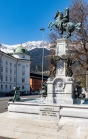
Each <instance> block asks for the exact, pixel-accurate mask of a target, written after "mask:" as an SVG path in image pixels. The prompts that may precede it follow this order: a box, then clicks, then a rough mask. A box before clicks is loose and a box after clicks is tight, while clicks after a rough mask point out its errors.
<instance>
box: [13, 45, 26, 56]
mask: <svg viewBox="0 0 88 139" xmlns="http://www.w3.org/2000/svg"><path fill="white" fill-rule="evenodd" d="M18 53H19V54H28V50H27V49H26V48H25V47H23V46H22V45H20V46H18V47H17V48H16V49H15V50H14V54H18Z"/></svg>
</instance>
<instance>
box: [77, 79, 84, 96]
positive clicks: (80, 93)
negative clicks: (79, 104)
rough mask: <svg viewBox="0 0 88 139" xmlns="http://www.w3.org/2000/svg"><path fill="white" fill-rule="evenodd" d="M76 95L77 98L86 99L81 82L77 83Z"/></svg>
mask: <svg viewBox="0 0 88 139" xmlns="http://www.w3.org/2000/svg"><path fill="white" fill-rule="evenodd" d="M74 95H75V96H74V97H75V98H85V94H82V86H81V81H80V80H78V81H77V82H76V89H75V94H74Z"/></svg>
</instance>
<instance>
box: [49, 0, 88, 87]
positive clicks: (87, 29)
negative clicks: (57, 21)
mask: <svg viewBox="0 0 88 139" xmlns="http://www.w3.org/2000/svg"><path fill="white" fill-rule="evenodd" d="M69 8H70V12H69V14H70V18H69V20H70V21H71V22H73V23H74V24H76V23H78V22H81V23H82V28H81V33H79V32H78V31H77V30H75V31H74V32H73V33H72V36H71V37H70V38H69V39H70V41H71V42H72V44H71V47H70V49H71V52H72V53H75V55H76V57H77V58H78V64H77V65H78V66H77V68H75V69H76V70H75V71H74V73H75V74H76V75H77V74H79V75H84V74H88V2H86V1H85V0H73V1H72V5H70V6H69ZM57 38H60V34H59V32H58V31H57V30H56V29H53V32H52V33H50V35H49V40H50V41H51V42H55V40H56V39H57ZM77 77H78V76H77ZM86 78H88V77H87V75H86ZM86 86H87V85H86Z"/></svg>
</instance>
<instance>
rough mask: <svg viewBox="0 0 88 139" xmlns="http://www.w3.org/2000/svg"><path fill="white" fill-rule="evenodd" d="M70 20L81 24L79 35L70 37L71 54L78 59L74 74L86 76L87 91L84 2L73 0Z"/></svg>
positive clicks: (87, 36)
mask: <svg viewBox="0 0 88 139" xmlns="http://www.w3.org/2000/svg"><path fill="white" fill-rule="evenodd" d="M70 20H71V21H72V22H73V23H77V22H81V23H82V28H81V33H78V32H77V31H75V32H73V35H72V37H71V41H72V42H74V43H72V47H71V52H72V53H75V55H76V57H77V58H78V60H79V61H78V62H79V66H78V67H77V68H76V69H75V73H76V74H79V75H82V76H83V75H86V87H87V88H86V89H87V91H88V82H87V78H88V75H87V74H88V3H87V2H85V1H84V0H73V1H72V5H71V6H70Z"/></svg>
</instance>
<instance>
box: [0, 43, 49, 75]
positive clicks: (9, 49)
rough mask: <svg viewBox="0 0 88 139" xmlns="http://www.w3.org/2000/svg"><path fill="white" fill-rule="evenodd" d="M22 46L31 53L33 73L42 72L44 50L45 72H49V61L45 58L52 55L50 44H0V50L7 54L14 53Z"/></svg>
mask: <svg viewBox="0 0 88 139" xmlns="http://www.w3.org/2000/svg"><path fill="white" fill-rule="evenodd" d="M20 45H22V46H23V47H25V48H26V49H27V50H28V52H29V55H30V60H31V72H37V71H41V70H42V52H43V48H44V70H48V60H47V59H46V58H45V56H47V55H49V53H50V43H48V42H46V41H44V42H43V41H32V42H30V41H28V42H26V43H22V44H16V45H6V44H3V43H2V44H0V50H1V51H3V52H5V53H13V51H14V49H16V48H17V47H18V46H20Z"/></svg>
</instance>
